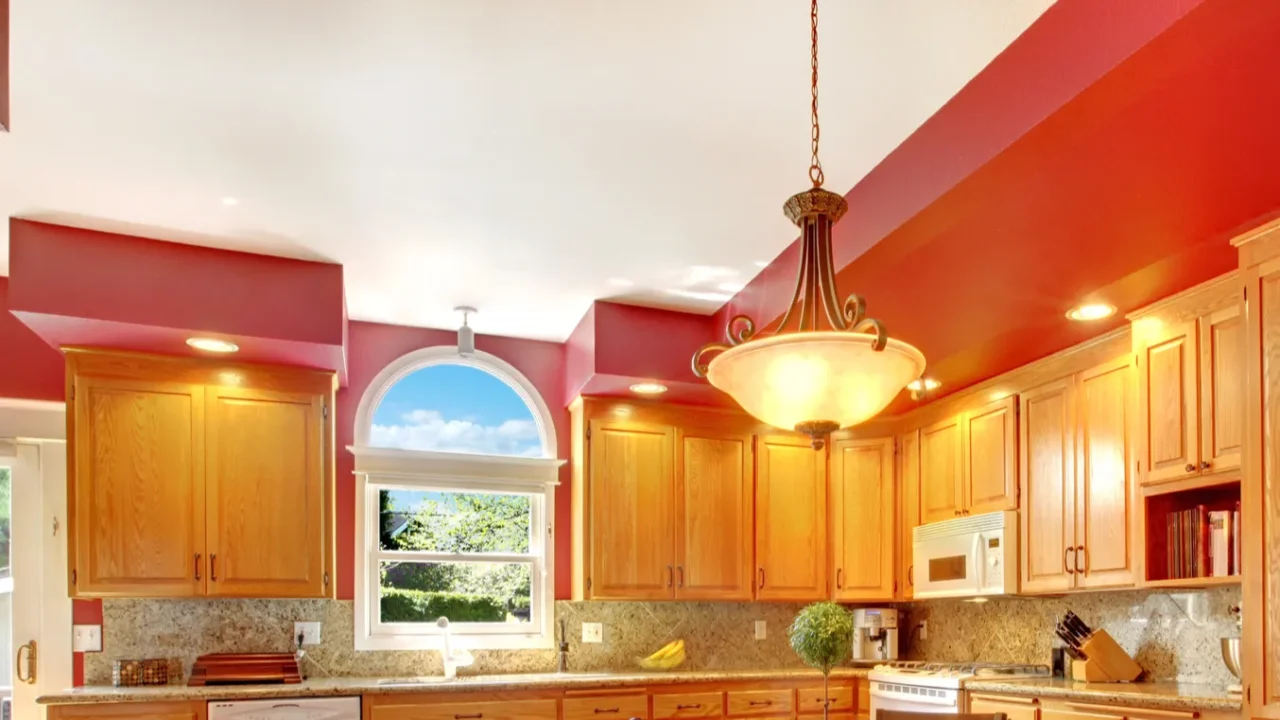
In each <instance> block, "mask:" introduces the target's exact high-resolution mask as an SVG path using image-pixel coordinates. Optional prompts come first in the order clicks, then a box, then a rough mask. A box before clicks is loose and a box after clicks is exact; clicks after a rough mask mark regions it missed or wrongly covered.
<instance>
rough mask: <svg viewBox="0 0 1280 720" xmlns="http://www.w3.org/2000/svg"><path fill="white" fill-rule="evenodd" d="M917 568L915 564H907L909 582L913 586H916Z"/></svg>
mask: <svg viewBox="0 0 1280 720" xmlns="http://www.w3.org/2000/svg"><path fill="white" fill-rule="evenodd" d="M915 570H916V566H915V565H908V566H907V584H908V585H910V586H911V587H915V586H916V579H915Z"/></svg>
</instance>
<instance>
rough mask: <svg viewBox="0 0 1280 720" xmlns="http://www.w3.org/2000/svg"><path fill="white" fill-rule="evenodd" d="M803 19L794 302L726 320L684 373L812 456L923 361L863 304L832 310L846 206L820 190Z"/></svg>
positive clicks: (814, 40) (882, 402)
mask: <svg viewBox="0 0 1280 720" xmlns="http://www.w3.org/2000/svg"><path fill="white" fill-rule="evenodd" d="M809 21H810V40H811V53H810V67H811V71H812V72H811V76H810V77H811V80H810V97H811V103H810V117H811V120H812V128H813V132H812V142H811V149H812V151H813V157H812V162H811V163H810V166H809V179H810V180H811V181H812V182H813V187H812V188H810V189H808V190H805V191H804V192H801V193H799V194H797V195H793V196H792V197H791V198H790V199H789V200H787V202H786V204H785V205H783V211H784V212H785V213H786V216H787V218H788V219H790V220H791V222H793V223H795V224H796V225H797V226H799V228H800V238H801V251H800V252H801V255H800V273H799V277H798V278H797V279H796V291H795V295H794V296H793V297H792V299H791V304H790V305H789V306H788V307H787V312H786V314H784V315H783V316H782V319H781V320H779V322H778V324H777V326H775V327H772V328H765V329H761V330H760V331H759V332H757V330H756V325H755V322H754V321H753V320H752V319H751V318H749V317H747V316H745V315H738V316H736V317H734V318H732V319H731V320H729V323H728V326H727V327H726V328H725V335H726V342H723V343H710V344H707V345H705V346H703V347H702V348H701V349H700V350H698V352H696V353H694V356H693V372H694V374H695V375H697V376H698V377H705V378H706V379H707V380H708V381H709V382H710V383H711V384H712V385H713V386H715V387H716V388H719V389H720V390H723V391H724V392H726V393H728V394H729V395H730V396H731V397H733V399H734V400H736V401H737V402H738V404H739V405H741V406H742V408H743V409H744V410H746V411H747V412H748V413H751V414H752V415H754V416H755V417H757V418H759V419H760V420H762V421H764V422H766V423H768V424H770V425H773V426H775V427H779V428H785V429H788V430H795V431H797V432H801V433H804V434H806V435H808V436H809V437H811V438H812V439H813V446H814V448H821V447H822V446H823V445H824V444H825V443H826V439H827V436H828V435H830V434H831V433H832V432H834V431H835V430H838V429H840V428H843V427H849V426H851V425H856V424H858V423H860V422H863V421H865V420H868V419H870V418H871V417H873V416H875V415H876V413H879V412H880V411H881V410H883V409H884V408H885V407H886V406H887V405H888V404H889V403H890V402H891V401H892V400H893V398H894V397H895V396H896V395H897V394H898V393H899V392H900V391H901V390H902V388H903V387H905V386H906V385H907V384H908V383H910V382H912V381H913V380H916V379H917V378H919V377H920V375H921V374H922V373H923V372H924V367H925V361H924V355H923V354H921V352H920V351H919V350H917V349H916V348H914V347H912V346H911V345H909V344H907V343H905V342H902V341H901V340H894V339H891V338H890V337H889V335H888V333H886V332H885V329H884V326H883V325H882V324H881V323H880V321H879V320H872V319H870V318H868V317H866V303H865V301H864V300H863V299H862V297H860V296H858V295H849V296H848V297H846V298H845V299H844V301H843V302H841V300H840V296H839V293H838V292H837V289H836V282H835V267H834V263H833V261H832V259H831V228H832V226H833V225H835V223H836V222H837V221H839V220H840V218H841V216H843V215H844V214H845V212H846V211H847V210H848V209H849V205H848V203H846V202H845V199H844V198H843V197H842V196H840V195H837V194H836V193H833V192H829V191H827V190H823V189H822V182H823V175H822V163H821V162H820V161H819V160H818V138H819V136H820V132H819V125H818V0H811V3H810V10H809ZM797 305H799V309H798V311H797V308H796V306H797ZM819 305H821V306H822V312H821V313H819V309H818V307H819ZM824 321H825V322H824Z"/></svg>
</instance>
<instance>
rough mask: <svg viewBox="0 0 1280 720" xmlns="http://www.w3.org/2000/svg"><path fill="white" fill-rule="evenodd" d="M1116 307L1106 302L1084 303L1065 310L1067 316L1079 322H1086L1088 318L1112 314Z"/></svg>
mask: <svg viewBox="0 0 1280 720" xmlns="http://www.w3.org/2000/svg"><path fill="white" fill-rule="evenodd" d="M1115 312H1116V308H1115V306H1114V305H1108V304H1106V303H1086V304H1084V305H1078V306H1076V307H1073V308H1071V309H1070V310H1068V311H1067V317H1069V318H1071V319H1072V320H1078V321H1080V322H1088V321H1089V320H1101V319H1103V318H1109V317H1111V316H1112V315H1114V314H1115Z"/></svg>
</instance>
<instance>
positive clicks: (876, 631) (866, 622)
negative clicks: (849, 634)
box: [853, 608, 898, 661]
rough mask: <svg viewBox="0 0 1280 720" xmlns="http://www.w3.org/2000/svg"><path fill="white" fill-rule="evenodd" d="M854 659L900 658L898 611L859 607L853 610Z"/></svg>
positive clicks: (881, 659)
mask: <svg viewBox="0 0 1280 720" xmlns="http://www.w3.org/2000/svg"><path fill="white" fill-rule="evenodd" d="M853 659H854V660H863V661H867V660H879V661H884V660H897V659H898V611H897V610H894V609H893V608H858V609H857V610H854V611H853Z"/></svg>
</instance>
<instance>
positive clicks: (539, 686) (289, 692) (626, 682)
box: [37, 668, 867, 705]
mask: <svg viewBox="0 0 1280 720" xmlns="http://www.w3.org/2000/svg"><path fill="white" fill-rule="evenodd" d="M866 674H867V670H866V669H863V668H836V669H835V670H832V671H831V677H833V678H850V677H866ZM807 679H812V680H814V681H821V680H822V673H820V672H818V671H817V670H808V669H799V670H797V669H790V670H730V671H723V670H722V671H713V670H706V671H687V672H680V671H675V672H648V673H641V672H636V673H626V672H617V673H615V672H602V673H563V674H560V673H541V674H529V675H460V676H458V679H457V680H451V681H445V680H444V679H443V678H442V677H439V676H434V677H424V678H361V677H336V678H309V679H307V680H304V681H303V682H301V683H297V684H294V685H214V686H209V687H187V686H186V685H153V686H149V687H110V686H104V685H96V686H88V687H78V688H70V689H67V690H63V691H62V692H56V693H50V694H48V695H42V696H40V697H39V698H38V699H37V702H39V703H40V704H42V705H62V704H74V703H109V702H147V701H163V700H255V699H268V698H285V697H323V696H337V695H372V694H383V693H427V692H467V691H488V692H499V691H514V690H554V689H569V690H589V689H592V688H602V689H604V688H619V687H643V686H646V685H676V684H681V683H701V682H749V681H752V680H807Z"/></svg>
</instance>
